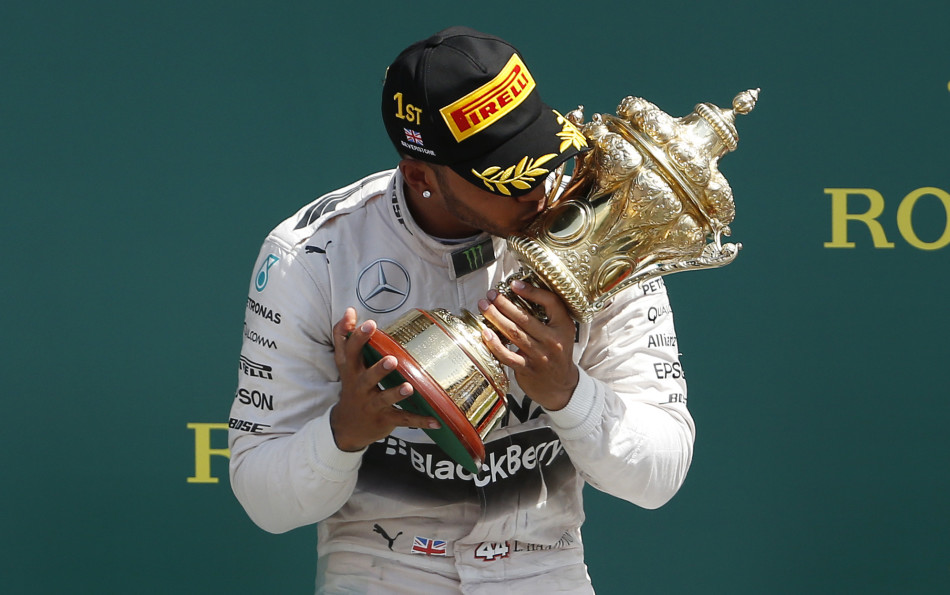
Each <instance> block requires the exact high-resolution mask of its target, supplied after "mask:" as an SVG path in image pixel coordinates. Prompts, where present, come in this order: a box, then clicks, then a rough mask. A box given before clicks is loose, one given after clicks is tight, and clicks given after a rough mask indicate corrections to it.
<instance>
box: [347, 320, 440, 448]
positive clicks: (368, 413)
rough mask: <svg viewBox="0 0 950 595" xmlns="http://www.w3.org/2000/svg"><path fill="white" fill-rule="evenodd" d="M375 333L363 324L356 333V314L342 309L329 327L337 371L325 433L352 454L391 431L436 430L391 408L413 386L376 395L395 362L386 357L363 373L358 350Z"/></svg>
mask: <svg viewBox="0 0 950 595" xmlns="http://www.w3.org/2000/svg"><path fill="white" fill-rule="evenodd" d="M375 332H376V323H375V322H374V321H372V320H367V321H366V322H364V323H363V324H361V325H360V326H359V328H357V326H356V310H354V309H353V308H347V309H346V312H345V313H344V314H343V318H341V319H340V321H339V322H337V323H336V324H335V325H334V326H333V349H334V351H333V359H334V360H335V361H336V367H337V370H339V372H340V382H341V384H342V389H341V390H340V402H339V403H337V404H336V405H334V406H333V409H332V410H331V411H330V428H331V429H332V430H333V438H334V440H336V445H337V447H338V448H339V449H340V450H345V451H350V452H353V451H357V450H360V449H362V448H364V447H366V446H369V445H370V444H372V443H373V442H376V441H377V440H379V439H381V438H385V437H386V436H388V435H389V434H390V433H391V432H392V431H393V430H394V429H395V428H397V427H401V426H406V427H414V428H431V429H436V428H438V427H439V422H438V420H436V419H435V418H432V417H425V416H422V415H416V414H414V413H409V412H408V411H403V410H402V409H399V408H397V407H394V406H393V405H394V404H395V403H398V402H399V401H401V400H403V399H404V398H406V397H408V396H409V395H411V394H412V391H413V389H412V385H410V384H409V383H408V382H404V383H402V384H400V385H399V386H395V387H393V388H389V389H386V390H381V389H380V388H379V386H377V385H378V384H379V382H380V381H381V380H382V379H383V378H384V377H386V375H387V374H389V373H390V372H392V371H393V370H394V369H395V368H396V366H397V364H398V361H397V359H396V357H395V356H392V355H387V356H385V357H383V359H381V360H380V361H378V362H376V363H375V364H373V365H372V366H371V367H369V368H367V367H366V364H365V363H364V361H363V353H362V349H363V346H364V345H366V343H367V341H369V338H370V337H372V336H373V333H375Z"/></svg>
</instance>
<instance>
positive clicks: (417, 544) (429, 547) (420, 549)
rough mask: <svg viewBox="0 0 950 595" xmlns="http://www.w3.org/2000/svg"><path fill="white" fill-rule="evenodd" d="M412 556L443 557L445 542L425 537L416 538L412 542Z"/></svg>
mask: <svg viewBox="0 0 950 595" xmlns="http://www.w3.org/2000/svg"><path fill="white" fill-rule="evenodd" d="M410 552H411V553H413V554H422V555H424V556H444V555H445V541H443V540H441V539H426V538H425V537H416V538H414V539H413V540H412V550H410Z"/></svg>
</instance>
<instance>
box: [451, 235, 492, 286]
mask: <svg viewBox="0 0 950 595" xmlns="http://www.w3.org/2000/svg"><path fill="white" fill-rule="evenodd" d="M494 260H495V251H494V249H493V246H492V242H491V238H488V239H486V240H485V241H483V242H482V243H480V244H475V245H474V246H468V247H467V248H462V249H461V250H457V251H455V252H453V253H452V265H453V266H454V267H455V278H456V279H458V278H459V277H464V276H465V275H467V274H469V273H471V272H472V271H477V270H478V269H480V268H482V267H483V266H485V265H487V264H488V263H490V262H493V261H494Z"/></svg>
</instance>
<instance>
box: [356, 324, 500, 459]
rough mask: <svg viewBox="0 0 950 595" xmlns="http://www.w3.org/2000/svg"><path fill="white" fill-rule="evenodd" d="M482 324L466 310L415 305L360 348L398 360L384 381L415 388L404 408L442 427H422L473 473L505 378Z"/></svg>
mask: <svg viewBox="0 0 950 595" xmlns="http://www.w3.org/2000/svg"><path fill="white" fill-rule="evenodd" d="M481 328H484V325H483V323H482V322H481V321H480V320H479V319H478V318H476V317H475V316H473V315H472V314H471V313H470V312H468V311H464V312H463V314H462V317H461V318H459V317H456V316H454V315H452V314H451V313H449V312H448V311H446V310H431V311H427V310H418V309H417V310H413V311H411V312H408V313H406V314H405V315H403V316H402V317H401V318H400V319H399V320H397V321H396V322H395V323H394V324H393V325H391V326H390V327H388V328H387V329H386V330H385V331H382V330H377V331H376V332H375V333H374V334H373V336H372V337H370V340H369V343H368V345H367V347H366V348H365V349H364V358H365V359H366V360H367V362H376V361H379V360H380V359H382V358H383V357H384V356H386V355H393V356H395V357H396V359H397V360H398V362H399V363H398V364H397V366H396V369H395V370H393V372H391V373H390V374H389V375H387V376H386V378H385V379H383V382H382V384H383V386H385V387H387V388H388V387H392V386H397V385H399V384H401V383H403V382H409V383H410V384H411V385H412V387H413V388H414V389H415V392H414V393H413V394H412V395H411V396H409V397H407V398H406V399H404V400H403V401H400V403H399V406H400V407H402V408H403V409H405V410H407V411H411V412H413V413H418V414H420V415H427V416H432V417H435V418H437V419H438V420H439V423H440V424H441V425H442V427H441V428H440V429H438V430H428V429H426V430H424V431H425V432H426V434H428V435H429V437H430V438H432V440H433V442H435V443H436V444H438V445H439V446H440V447H441V448H442V450H444V451H445V452H446V454H448V455H449V456H450V457H451V458H452V459H453V460H454V461H455V462H457V463H459V464H460V465H462V467H464V468H465V469H467V470H468V471H469V472H471V473H478V472H479V471H480V470H481V466H482V462H483V461H484V460H485V444H484V440H485V436H486V435H487V434H488V432H489V431H491V429H492V428H493V427H495V425H496V424H497V423H498V422H499V421H500V420H501V418H502V417H504V415H505V413H506V412H507V406H506V403H505V399H506V395H507V392H508V379H507V376H506V375H505V372H504V370H503V369H502V368H501V366H500V365H499V364H498V362H497V360H495V358H494V356H493V355H492V354H491V352H490V351H488V348H487V347H486V346H485V344H484V343H483V342H482V341H481V330H480V329H481Z"/></svg>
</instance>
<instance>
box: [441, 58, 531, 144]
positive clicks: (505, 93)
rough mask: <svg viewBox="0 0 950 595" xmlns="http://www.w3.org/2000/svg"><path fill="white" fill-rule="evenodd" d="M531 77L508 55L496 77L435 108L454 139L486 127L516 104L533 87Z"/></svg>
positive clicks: (460, 138) (524, 67)
mask: <svg viewBox="0 0 950 595" xmlns="http://www.w3.org/2000/svg"><path fill="white" fill-rule="evenodd" d="M534 87H535V84H534V79H533V78H532V77H531V73H530V72H528V68H527V67H526V66H525V65H524V62H522V61H521V58H519V57H518V54H514V55H512V56H511V59H510V60H508V63H507V64H505V67H504V68H502V69H501V72H499V73H498V76H496V77H495V78H493V79H492V80H490V81H489V82H487V83H485V84H484V85H482V86H481V87H479V88H478V89H475V90H474V91H472V92H471V93H469V94H468V95H466V96H465V97H462V98H461V99H459V100H458V101H456V102H454V103H452V104H451V105H447V106H445V107H443V108H442V109H440V110H439V113H440V114H442V118H443V119H444V120H445V123H446V124H448V126H449V129H450V130H451V131H452V135H453V136H455V140H456V141H459V142H461V141H463V140H465V139H466V138H468V137H470V136H472V135H473V134H475V133H477V132H479V131H481V130H484V129H485V128H488V127H489V126H491V125H492V124H494V123H495V122H497V121H498V120H500V119H501V118H503V117H504V116H505V114H507V113H508V112H510V111H511V110H513V109H515V108H516V107H518V106H519V105H520V104H521V102H522V101H524V100H525V99H527V97H528V95H530V94H531V91H533V90H534Z"/></svg>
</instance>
